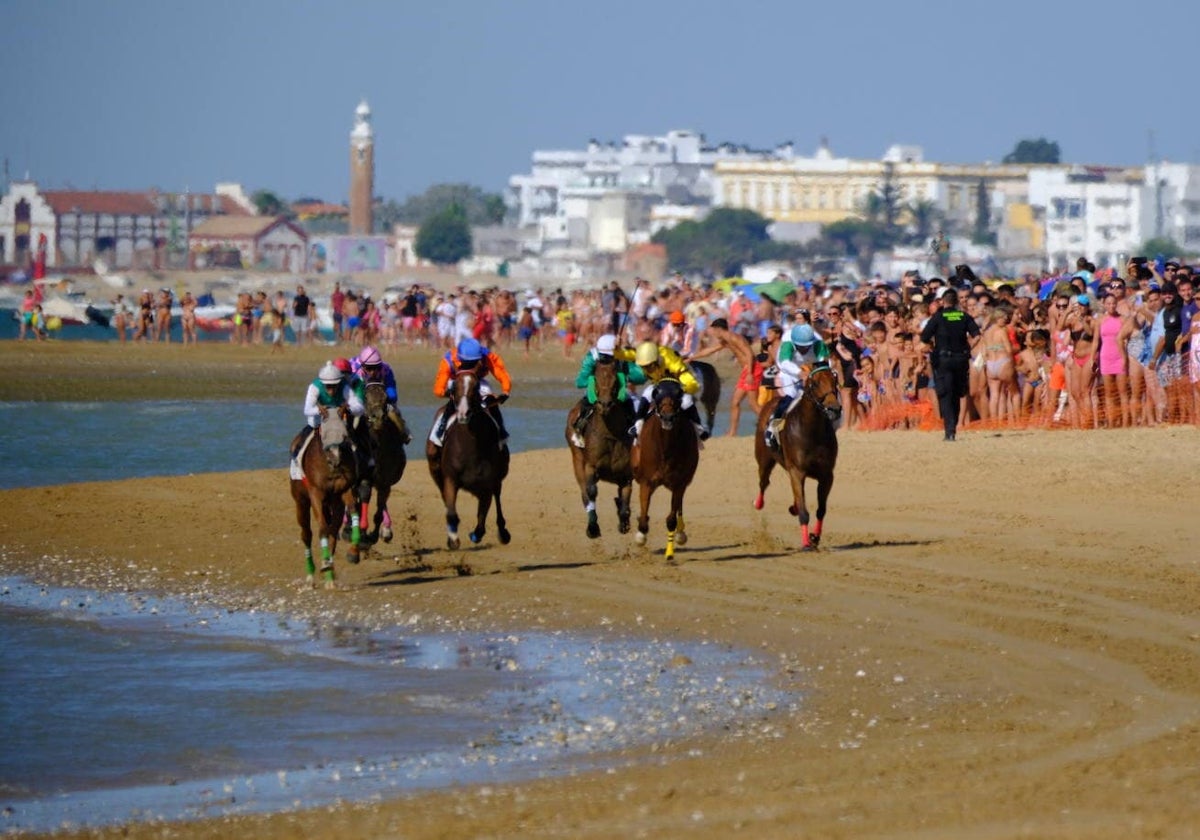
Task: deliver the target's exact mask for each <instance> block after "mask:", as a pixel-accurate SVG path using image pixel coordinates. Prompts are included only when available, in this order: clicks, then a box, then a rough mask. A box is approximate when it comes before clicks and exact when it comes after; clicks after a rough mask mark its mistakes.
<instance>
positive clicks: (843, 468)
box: [0, 347, 1200, 838]
mask: <svg viewBox="0 0 1200 840" xmlns="http://www.w3.org/2000/svg"><path fill="white" fill-rule="evenodd" d="M132 349H134V350H145V349H147V348H132ZM224 349H225V350H235V349H234V348H224ZM14 352H15V351H14V350H13V349H12V348H9V347H5V348H0V370H3V369H4V367H5V365H7V364H16V363H17V361H14V360H15V359H16V357H15V356H14ZM151 352H155V351H153V350H152V351H151ZM235 352H236V351H235ZM261 352H262V353H263V354H265V352H266V351H265V349H262V350H261ZM22 355H23V354H22ZM159 355H160V356H161V357H162V358H161V359H160V360H159V361H160V362H162V363H169V362H170V359H171V358H173V357H174V356H173V354H171V353H166V352H165V351H164V352H162V353H160V354H159ZM25 358H28V357H25ZM205 358H208V357H205ZM423 363H424V364H426V365H427V362H423ZM26 364H28V365H35V364H36V362H27V363H22V366H23V367H24V366H25V365H26ZM214 364H215V363H214ZM555 369H556V368H555V367H554V365H552V364H550V363H547V366H546V370H547V371H548V372H545V373H544V375H545V376H547V377H551V376H552V374H553V371H554V370H555ZM539 370H540V369H539ZM563 370H566V367H564V368H563ZM243 372H244V371H243ZM527 373H528V374H529V375H530V376H532V375H533V373H534V371H533V368H530V369H529V370H528V371H527ZM559 373H560V375H561V371H560V372H559ZM538 375H543V374H542V373H539V374H538ZM0 398H6V399H11V398H13V397H12V396H11V394H9V395H6V394H4V393H3V392H2V391H0ZM565 408H566V406H564V411H565ZM745 422H746V420H745V419H743V423H745ZM1198 440H1200V438H1197V434H1196V430H1195V429H1194V428H1190V427H1182V428H1168V429H1160V430H1133V431H1127V432H1120V431H1117V432H1090V433H1075V432H1055V433H1036V432H1020V433H1010V434H995V433H990V432H989V433H966V434H963V435H960V439H959V441H958V442H957V443H954V444H945V443H943V442H942V441H941V439H940V435H936V434H927V433H917V432H887V433H873V434H859V433H844V434H843V435H842V436H841V444H842V452H841V458H840V463H839V468H838V471H837V483H836V485H835V487H834V489H833V494H832V496H831V501H830V513H829V516H828V518H827V521H826V529H825V535H824V544H823V547H822V550H821V551H819V552H816V553H806V554H802V553H799V552H798V551H797V550H796V549H797V546H798V542H799V534H798V528H797V526H796V525H795V521H794V519H792V518H791V517H789V516H788V515H787V513H786V507H787V504H788V498H787V497H788V493H787V490H786V487H785V486H784V483H781V481H780V478H781V477H780V476H778V475H777V476H776V481H775V482H774V483H773V484H772V486H771V488H770V489H769V490H768V493H767V507H766V509H765V510H764V511H762V512H758V511H755V510H754V509H753V507H752V505H751V502H752V499H753V497H754V493H755V490H756V474H755V469H754V464H753V456H752V451H751V443H750V440H749V439H748V438H736V439H716V440H713V441H711V442H709V444H707V448H706V450H705V451H704V453H703V454H702V458H701V464H700V468H699V471H698V474H697V479H696V482H695V484H694V485H693V487H692V489H691V491H690V492H689V494H688V498H687V530H688V533H689V536H690V538H691V539H690V541H689V543H688V545H687V546H686V547H684V548H682V549H680V550H679V552H678V554H677V559H678V560H679V565H677V566H668V565H667V564H666V563H665V562H664V560H663V558H662V553H661V552H662V546H663V542H664V537H665V534H664V527H663V518H664V517H665V514H666V510H665V504H666V499H665V497H664V496H662V495H661V494H656V496H655V498H654V502H653V506H652V511H651V532H650V543H649V546H648V547H647V548H646V549H641V548H638V547H637V546H635V545H634V543H633V540H632V539H631V538H630V537H628V536H622V535H619V534H618V533H617V531H616V522H615V513H614V511H613V507H612V503H611V501H609V500H610V499H611V497H612V491H611V488H610V486H609V485H602V493H601V499H602V501H601V503H600V513H601V526H602V527H603V529H604V534H603V536H602V537H601V538H600V539H598V540H588V539H587V538H586V536H585V535H584V527H583V526H584V517H583V512H582V509H581V505H580V503H579V499H578V491H577V489H576V486H575V484H574V481H573V479H572V477H571V472H570V466H569V455H568V453H567V452H566V451H565V449H561V450H554V451H544V452H533V453H527V454H522V455H518V456H515V457H514V459H513V467H512V475H511V476H510V479H509V481H508V484H507V493H506V499H505V513H506V515H507V518H508V520H509V528H510V529H511V530H512V532H513V541H512V543H511V544H510V545H508V546H500V545H498V544H497V542H496V539H495V528H494V526H493V525H489V533H488V535H487V537H486V538H485V540H484V543H483V544H482V545H481V546H480V547H477V548H476V547H471V548H467V549H464V550H460V551H448V550H446V549H445V547H444V546H445V541H444V524H443V518H442V512H441V507H440V503H439V500H438V498H437V497H436V495H435V491H434V488H433V485H432V482H431V481H430V480H429V477H428V473H427V471H426V470H425V465H424V463H423V461H422V460H419V459H417V460H413V461H412V462H410V467H409V473H408V474H407V475H406V476H405V478H404V480H403V482H402V483H401V485H400V487H399V488H398V492H397V494H396V495H395V496H394V499H395V501H394V502H393V515H394V517H395V518H396V520H397V523H398V527H397V536H396V539H395V540H394V541H393V542H392V543H391V544H389V545H382V546H380V547H378V549H377V550H376V551H373V552H372V553H371V555H370V556H369V557H368V558H367V559H366V560H364V562H363V563H362V564H361V565H359V566H348V565H346V564H345V563H344V562H341V563H339V566H338V572H339V583H340V588H339V589H338V590H337V591H333V592H328V591H324V590H316V591H310V590H307V589H305V588H304V587H303V585H302V578H303V561H302V554H301V550H300V548H299V547H298V543H297V540H296V535H297V529H296V526H295V523H294V518H293V512H292V508H291V504H290V499H289V497H288V492H287V480H286V474H285V471H284V470H282V469H280V470H271V471H263V472H248V473H234V474H225V475H217V474H214V475H200V476H191V477H186V478H172V479H145V480H136V481H118V482H112V483H99V484H89V485H70V486H63V487H48V488H37V489H29V490H15V491H5V492H2V493H0V510H3V511H4V513H3V515H2V516H0V548H2V553H0V571H2V572H3V573H4V574H14V573H16V574H31V575H35V576H37V577H39V578H42V579H45V580H48V581H51V582H57V583H65V584H72V585H85V586H92V587H97V588H105V589H107V588H112V587H131V588H135V589H139V590H146V591H153V592H164V593H174V594H184V595H190V596H191V597H194V598H203V599H211V600H214V601H218V602H220V603H225V604H229V605H232V606H236V607H239V608H243V609H249V608H262V609H271V610H280V611H295V612H305V611H309V612H311V611H320V612H321V613H322V614H327V615H337V616H341V617H344V618H345V619H346V620H350V621H357V622H361V623H365V624H381V623H382V624H394V623H396V622H405V621H411V622H413V624H414V626H416V627H420V628H427V629H438V628H457V627H461V628H467V629H486V630H495V629H503V628H511V629H513V630H520V629H523V628H537V629H556V628H565V629H575V630H582V631H586V632H593V633H612V634H633V635H638V634H641V635H645V636H667V637H671V638H680V639H692V640H710V641H714V642H719V643H723V644H730V645H739V646H745V647H748V648H752V649H755V650H757V651H759V652H761V653H762V654H763V655H764V656H766V657H769V658H770V659H771V660H772V661H774V662H776V663H777V666H776V667H775V669H774V674H773V679H774V680H775V681H776V684H778V685H779V686H782V687H785V688H787V689H788V690H789V691H793V692H796V694H797V695H800V697H801V702H800V705H799V707H798V710H797V711H796V712H794V713H792V712H786V711H782V710H781V711H779V712H778V713H776V714H774V715H772V716H765V717H763V718H762V719H760V720H756V721H753V722H752V725H750V726H748V727H746V728H745V729H739V730H737V731H728V732H727V731H720V732H714V733H712V734H710V735H708V736H706V737H703V738H701V739H698V740H694V741H688V742H673V741H670V740H665V739H664V740H663V741H661V742H659V743H656V744H654V745H653V746H648V747H643V748H637V749H634V750H630V751H629V752H628V753H625V754H622V755H620V756H618V762H617V765H618V766H617V767H616V769H615V770H612V771H608V772H604V771H601V772H597V773H592V774H585V775H579V776H575V777H570V778H560V779H546V780H541V781H536V782H526V783H514V784H508V785H489V786H485V787H473V788H465V789H459V790H452V791H443V792H435V793H430V794H423V795H418V796H414V797H411V798H406V799H402V800H397V801H394V802H387V803H382V804H370V805H356V806H343V807H340V808H334V809H321V810H318V811H314V812H303V813H296V814H280V815H273V816H263V817H241V818H223V819H214V820H210V821H206V822H200V823H192V824H186V825H178V824H176V825H171V826H151V825H131V826H127V827H122V828H120V829H112V830H106V831H99V832H94V833H93V835H94V836H104V837H118V836H120V837H135V838H136V837H162V836H171V837H181V838H209V837H211V838H216V837H228V836H233V835H241V836H255V837H265V838H291V837H382V836H394V837H518V836H520V837H572V838H574V837H593V838H612V837H673V836H689V837H706V838H724V837H730V836H746V837H756V838H758V837H780V838H782V837H797V836H811V837H929V838H933V837H939V838H945V837H955V838H996V837H1068V838H1076V837H1077V838H1096V837H1101V838H1107V837H1111V838H1128V837H1190V836H1196V835H1197V833H1200V829H1198V828H1197V826H1200V616H1198V613H1197V605H1198V604H1200V568H1198V565H1197V560H1196V557H1197V555H1200V552H1198V551H1196V549H1195V540H1194V534H1195V531H1196V525H1195V522H1196V516H1195V508H1196V503H1195V495H1194V491H1192V490H1191V488H1190V484H1191V480H1192V476H1193V475H1194V473H1195V470H1196V467H1197V465H1200V446H1198ZM10 456H15V453H10ZM1085 494H1086V495H1087V497H1088V499H1090V500H1085V498H1084V496H1085ZM464 518H465V519H466V521H467V522H470V521H471V519H472V518H473V515H472V516H467V517H464ZM464 543H465V541H464Z"/></svg>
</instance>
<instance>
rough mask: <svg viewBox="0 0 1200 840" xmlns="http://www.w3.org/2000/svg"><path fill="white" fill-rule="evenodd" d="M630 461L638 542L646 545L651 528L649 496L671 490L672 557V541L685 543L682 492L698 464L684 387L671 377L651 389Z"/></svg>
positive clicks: (670, 548) (670, 544) (671, 547)
mask: <svg viewBox="0 0 1200 840" xmlns="http://www.w3.org/2000/svg"><path fill="white" fill-rule="evenodd" d="M630 460H631V461H632V462H633V477H634V479H635V480H636V481H637V483H638V490H639V495H640V496H641V513H640V515H639V516H638V526H637V537H636V539H637V543H638V545H645V544H646V533H647V532H648V531H649V530H650V497H651V496H652V495H654V491H655V490H656V489H657V488H659V487H666V488H667V489H668V490H670V491H671V509H670V510H669V511H668V512H667V548H666V551H665V552H664V553H665V555H666V558H667V560H668V561H672V560H673V559H674V557H675V544H676V543H678V544H679V545H684V544H686V543H687V532H686V531H685V530H684V523H683V494H684V493H686V492H687V488H688V485H689V484H691V483H692V478H693V477H694V476H695V475H696V466H697V465H698V464H699V463H700V439H699V438H698V437H697V436H696V427H695V426H693V425H692V422H691V421H690V420H688V419H687V417H686V416H685V415H684V414H683V386H681V385H680V384H679V382H678V381H677V380H674V379H663V380H661V381H660V382H659V383H658V385H657V387H655V389H654V410H653V411H652V412H651V414H650V416H649V417H647V418H646V422H645V423H644V424H643V426H642V432H641V434H640V435H638V439H637V440H636V441H634V444H633V451H632V453H631V457H630Z"/></svg>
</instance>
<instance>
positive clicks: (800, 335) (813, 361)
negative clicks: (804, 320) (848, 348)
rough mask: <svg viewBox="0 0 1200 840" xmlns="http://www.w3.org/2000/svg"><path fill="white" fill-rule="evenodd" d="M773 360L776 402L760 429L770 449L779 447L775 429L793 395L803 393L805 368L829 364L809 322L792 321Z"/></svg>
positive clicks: (780, 426)
mask: <svg viewBox="0 0 1200 840" xmlns="http://www.w3.org/2000/svg"><path fill="white" fill-rule="evenodd" d="M775 360H776V368H777V369H778V371H779V372H778V374H777V375H776V377H775V387H776V388H777V389H778V391H779V402H778V403H777V404H776V405H775V410H774V411H773V412H772V413H771V419H770V420H768V421H767V428H766V430H765V431H764V432H763V437H764V438H765V439H766V441H767V446H769V447H771V448H772V449H775V448H776V447H778V446H779V432H780V431H781V430H782V429H783V420H784V417H786V416H787V413H788V410H789V409H790V408H791V407H792V405H793V404H794V403H795V401H796V398H797V397H799V396H800V395H801V394H803V393H804V379H805V377H806V376H807V373H808V371H809V370H811V369H812V367H813V365H819V364H828V363H829V347H828V346H827V345H826V344H825V342H824V341H822V340H821V339H819V338H817V334H816V332H815V331H814V330H813V328H812V326H811V325H810V324H796V326H794V327H792V331H791V332H790V333H789V334H788V337H787V338H786V339H785V340H784V341H782V342H780V344H779V350H778V352H776V354H775Z"/></svg>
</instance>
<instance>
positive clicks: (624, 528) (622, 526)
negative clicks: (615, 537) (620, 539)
mask: <svg viewBox="0 0 1200 840" xmlns="http://www.w3.org/2000/svg"><path fill="white" fill-rule="evenodd" d="M617 530H618V531H620V532H621V533H622V534H628V533H629V520H628V519H622V520H621V521H620V523H619V524H618V525H617Z"/></svg>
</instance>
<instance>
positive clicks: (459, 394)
mask: <svg viewBox="0 0 1200 840" xmlns="http://www.w3.org/2000/svg"><path fill="white" fill-rule="evenodd" d="M450 395H451V398H452V399H453V400H454V410H455V416H456V418H457V419H458V422H459V423H466V422H468V421H469V420H470V419H471V415H472V414H474V413H475V412H476V411H478V410H479V408H480V407H481V406H482V404H483V401H482V398H481V397H480V396H479V374H477V373H476V372H475V371H473V370H460V371H459V372H458V374H457V375H455V377H454V384H453V386H452V389H451V391H450Z"/></svg>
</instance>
